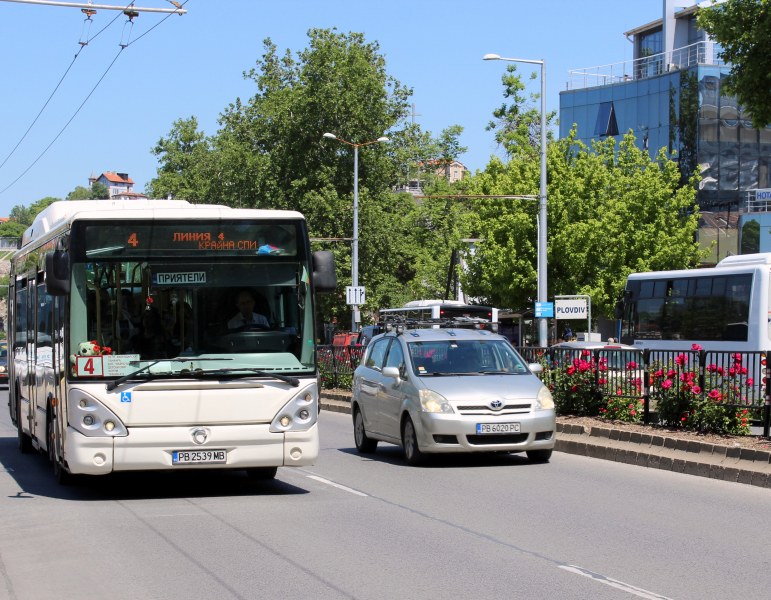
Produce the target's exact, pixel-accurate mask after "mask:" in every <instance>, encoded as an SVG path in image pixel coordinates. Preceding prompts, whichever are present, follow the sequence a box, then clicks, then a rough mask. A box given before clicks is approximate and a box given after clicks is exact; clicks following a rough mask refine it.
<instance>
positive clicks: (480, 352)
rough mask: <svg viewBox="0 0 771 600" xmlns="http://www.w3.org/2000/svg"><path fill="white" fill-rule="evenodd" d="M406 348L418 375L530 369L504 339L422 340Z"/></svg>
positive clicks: (502, 372) (524, 370)
mask: <svg viewBox="0 0 771 600" xmlns="http://www.w3.org/2000/svg"><path fill="white" fill-rule="evenodd" d="M407 347H408V348H409V355H410V360H411V362H412V369H413V371H414V372H415V373H416V374H417V375H419V376H432V375H457V374H524V373H528V372H529V370H528V368H527V365H526V364H525V361H524V360H523V359H522V357H521V356H520V355H519V354H517V352H516V351H515V350H514V348H512V347H511V346H510V345H509V344H508V343H506V342H505V341H503V340H441V341H434V342H427V341H420V342H409V343H408V344H407Z"/></svg>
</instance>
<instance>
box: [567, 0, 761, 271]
mask: <svg viewBox="0 0 771 600" xmlns="http://www.w3.org/2000/svg"><path fill="white" fill-rule="evenodd" d="M685 3H686V4H687V3H688V2H685ZM662 4H663V15H662V18H661V19H658V20H656V21H653V22H651V23H648V24H646V25H643V26H641V27H638V28H636V29H633V30H631V31H628V32H626V33H625V35H626V37H627V39H629V41H630V43H632V44H633V45H634V53H633V56H634V58H633V60H631V61H626V62H620V63H614V64H607V65H603V66H601V67H592V68H587V69H577V70H573V71H571V72H570V81H569V83H568V89H567V90H566V91H563V92H561V93H560V137H565V136H567V135H568V133H569V132H570V131H571V129H572V128H573V127H575V128H576V133H577V138H578V139H579V140H581V141H583V142H584V143H586V144H588V145H590V144H591V141H592V140H595V139H605V138H607V137H608V136H614V137H615V138H616V139H617V140H620V139H621V137H622V136H623V135H624V134H626V133H627V132H628V131H630V130H631V131H632V132H633V133H634V135H635V137H636V139H637V142H636V143H637V145H638V146H639V147H640V148H643V149H646V150H648V152H649V153H650V154H651V156H655V155H656V154H657V153H658V151H659V150H660V149H661V148H665V149H666V151H667V152H668V153H669V155H670V156H671V157H672V158H674V159H675V160H677V161H678V162H679V165H680V170H681V172H682V173H683V180H684V181H686V180H687V179H688V178H689V177H690V176H691V175H692V174H693V173H698V174H700V176H701V182H700V184H699V190H698V194H697V203H698V205H699V208H700V210H701V211H702V222H701V224H700V235H699V239H700V242H701V243H702V244H703V245H704V246H705V247H711V248H712V252H713V255H712V258H711V259H710V261H709V262H715V261H717V260H719V259H720V258H722V257H724V256H726V255H728V254H736V253H738V252H739V251H740V244H739V236H738V235H737V234H738V231H739V230H738V222H739V215H740V213H745V212H747V210H748V206H749V205H751V202H752V200H754V198H755V194H756V192H757V190H763V189H767V188H771V179H770V173H769V162H771V126H769V127H766V128H764V129H760V130H759V129H756V128H754V127H753V126H752V124H751V122H750V121H749V118H748V117H747V115H746V114H745V113H744V111H743V110H742V107H741V106H739V105H738V103H737V102H736V98H735V97H733V96H731V95H728V94H727V93H726V92H725V90H724V81H725V77H726V75H727V74H728V73H729V71H730V65H726V64H724V63H723V62H722V61H721V59H720V47H719V45H717V44H716V43H714V42H713V41H712V40H711V39H709V37H708V36H707V35H706V33H705V32H704V31H703V30H700V29H699V28H698V27H697V24H696V13H697V11H698V9H699V6H698V5H697V4H696V3H694V2H691V3H690V5H689V6H687V7H685V8H678V7H680V6H682V4H684V2H682V1H676V0H663V2H662ZM714 241H717V248H715V244H713V242H714Z"/></svg>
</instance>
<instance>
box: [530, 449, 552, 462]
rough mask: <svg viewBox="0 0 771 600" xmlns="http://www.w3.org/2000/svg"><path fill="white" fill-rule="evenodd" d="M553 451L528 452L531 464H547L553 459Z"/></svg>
mask: <svg viewBox="0 0 771 600" xmlns="http://www.w3.org/2000/svg"><path fill="white" fill-rule="evenodd" d="M551 452H552V451H551V450H527V451H526V454H527V458H528V459H529V460H530V462H537V463H545V462H549V459H550V458H551Z"/></svg>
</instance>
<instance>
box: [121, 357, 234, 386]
mask: <svg viewBox="0 0 771 600" xmlns="http://www.w3.org/2000/svg"><path fill="white" fill-rule="evenodd" d="M203 360H233V359H232V358H160V359H158V360H154V361H152V362H151V363H148V364H146V365H145V366H144V367H141V368H139V369H137V370H136V371H134V372H132V373H128V374H126V375H121V376H120V377H118V378H117V379H113V380H112V381H108V382H107V391H108V392H111V391H113V390H114V389H115V388H116V387H118V386H119V385H120V384H122V383H126V382H127V381H128V380H130V379H133V378H134V377H136V376H137V375H140V374H141V373H144V372H145V371H148V370H150V369H151V368H152V367H154V366H155V365H157V364H159V363H162V362H176V363H180V362H185V363H188V362H189V363H193V362H200V361H203ZM164 375H170V373H164Z"/></svg>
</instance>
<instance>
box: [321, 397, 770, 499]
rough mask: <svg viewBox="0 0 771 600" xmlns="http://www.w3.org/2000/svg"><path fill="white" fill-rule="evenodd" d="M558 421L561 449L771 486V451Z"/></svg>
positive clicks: (345, 403)
mask: <svg viewBox="0 0 771 600" xmlns="http://www.w3.org/2000/svg"><path fill="white" fill-rule="evenodd" d="M321 409H322V410H328V411H331V412H341V413H348V414H350V412H351V395H350V394H348V393H339V392H322V393H321ZM586 429H587V428H586V427H584V426H583V425H571V424H566V423H559V422H558V423H557V444H556V446H555V447H554V449H555V450H556V451H557V452H565V453H567V454H578V455H580V456H588V457H590V458H600V459H603V460H612V461H616V462H622V463H627V464H631V465H638V466H640V467H648V468H651V469H664V470H666V471H674V472H676V473H685V474H686V475H697V476H699V477H710V478H712V479H720V480H723V481H734V482H736V483H746V484H749V485H755V486H758V487H765V488H771V451H760V450H752V449H749V448H732V447H729V446H719V445H716V444H707V443H703V442H696V441H686V440H677V439H674V438H667V437H665V436H661V435H655V434H646V433H636V432H630V431H624V430H620V429H613V428H612V427H607V428H606V427H591V428H589V431H587V430H586Z"/></svg>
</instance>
